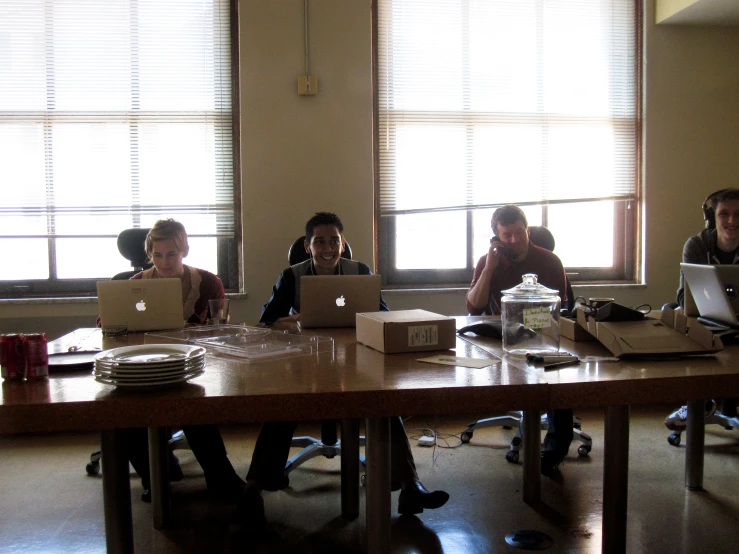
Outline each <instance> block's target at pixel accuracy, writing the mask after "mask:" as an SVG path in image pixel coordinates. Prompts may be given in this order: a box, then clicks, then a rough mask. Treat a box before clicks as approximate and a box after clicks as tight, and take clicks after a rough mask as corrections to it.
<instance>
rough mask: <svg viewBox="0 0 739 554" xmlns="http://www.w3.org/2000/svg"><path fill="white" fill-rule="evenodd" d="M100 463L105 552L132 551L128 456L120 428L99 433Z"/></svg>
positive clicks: (119, 553) (119, 552)
mask: <svg viewBox="0 0 739 554" xmlns="http://www.w3.org/2000/svg"><path fill="white" fill-rule="evenodd" d="M100 443H101V444H100V451H101V456H102V462H103V510H104V512H105V546H106V549H107V552H108V554H126V553H130V552H133V517H132V515H131V483H130V475H129V470H128V457H127V456H126V455H125V452H124V449H123V430H121V429H111V430H105V431H103V432H102V433H101V441H100Z"/></svg>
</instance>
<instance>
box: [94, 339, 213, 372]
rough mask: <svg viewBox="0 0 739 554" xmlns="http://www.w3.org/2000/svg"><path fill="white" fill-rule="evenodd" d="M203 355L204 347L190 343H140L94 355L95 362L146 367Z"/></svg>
mask: <svg viewBox="0 0 739 554" xmlns="http://www.w3.org/2000/svg"><path fill="white" fill-rule="evenodd" d="M202 356H205V348H203V347H202V346H192V345H190V344H142V345H138V346H123V347H121V348H113V349H112V350H106V351H105V352H101V353H100V354H98V355H97V356H95V362H98V361H100V362H102V363H108V364H118V365H125V366H126V367H147V366H152V365H159V364H171V363H172V362H175V361H181V362H182V361H187V360H191V359H194V358H198V357H202Z"/></svg>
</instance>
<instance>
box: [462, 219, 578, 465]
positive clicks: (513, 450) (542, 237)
mask: <svg viewBox="0 0 739 554" xmlns="http://www.w3.org/2000/svg"><path fill="white" fill-rule="evenodd" d="M529 240H531V242H532V243H534V244H535V245H536V246H538V247H540V248H545V249H547V250H549V251H550V252H552V251H554V245H555V241H554V236H553V235H552V232H551V231H550V230H549V229H547V228H546V227H544V226H531V227H529ZM565 278H566V281H567V303H566V306H565V307H564V308H563V309H566V310H568V312H571V311H572V309H573V308H574V307H575V293H574V292H573V291H572V285H571V284H570V280H569V278H567V277H565ZM522 421H523V412H520V411H511V412H508V413H507V414H506V415H504V416H496V417H489V418H486V419H479V420H477V421H473V422H472V423H470V424H469V425H467V428H466V429H465V430H464V431H462V434H461V435H460V438H461V439H462V442H470V440H471V439H472V435H473V434H474V432H475V430H476V429H482V428H483V427H503V428H504V429H511V428H514V427H515V428H516V429H517V430H516V435H515V436H514V437H513V439H511V445H510V450H508V452H507V453H506V457H505V458H506V460H508V461H509V462H511V463H514V464H515V463H516V462H518V456H519V454H518V452H519V450H520V449H521V445H522V438H521V423H522ZM541 429H542V430H543V431H546V430H547V429H549V421H548V419H547V416H546V414H542V416H541ZM572 432H573V440H577V441H580V442H581V443H582V444H581V445H580V446H579V447H578V448H577V453H578V454H579V455H580V456H587V455H588V454H589V453H590V450H591V448H592V446H593V439H592V438H591V437H590V435H588V434H586V433H583V432H582V424H581V421H580V418H579V417H577V416H574V418H573V430H572Z"/></svg>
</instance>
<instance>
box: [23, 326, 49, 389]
mask: <svg viewBox="0 0 739 554" xmlns="http://www.w3.org/2000/svg"><path fill="white" fill-rule="evenodd" d="M23 357H24V358H25V359H26V378H27V379H36V378H41V377H48V376H49V351H48V350H47V347H46V335H45V334H43V333H31V334H28V335H23Z"/></svg>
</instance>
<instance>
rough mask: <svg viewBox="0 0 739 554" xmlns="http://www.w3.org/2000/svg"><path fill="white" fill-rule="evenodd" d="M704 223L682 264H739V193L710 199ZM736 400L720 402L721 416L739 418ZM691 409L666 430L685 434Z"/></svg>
mask: <svg viewBox="0 0 739 554" xmlns="http://www.w3.org/2000/svg"><path fill="white" fill-rule="evenodd" d="M703 219H704V220H705V222H706V228H705V229H703V230H702V231H701V232H700V233H698V234H697V235H693V236H692V237H690V238H689V239H688V240H687V241H686V242H685V246H683V262H684V263H689V264H702V265H730V264H739V189H737V188H733V187H731V188H726V189H722V190H719V191H716V192H714V193H711V194H709V195H708V197H707V198H706V199H705V200H704V201H703ZM677 303H678V304H679V305H680V306H681V307H683V308H684V307H685V277H684V275H683V273H682V271H681V272H680V287H679V288H678V289H677ZM738 400H739V399H736V398H725V399H723V401H721V413H723V414H724V415H726V416H729V417H736V415H737V413H736V406H737V401H738ZM715 411H716V401H714V400H712V401H710V402H709V403H707V405H706V409H705V415H706V418H709V417H711V416H712V415H713V414H714V412H715ZM687 419H688V407H687V406H681V407H680V408H678V409H677V410H675V411H674V412H673V413H671V414H670V415H669V416H667V417H666V418H665V426H666V427H667V428H668V429H669V430H671V431H684V430H685V426H686V425H687Z"/></svg>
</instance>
